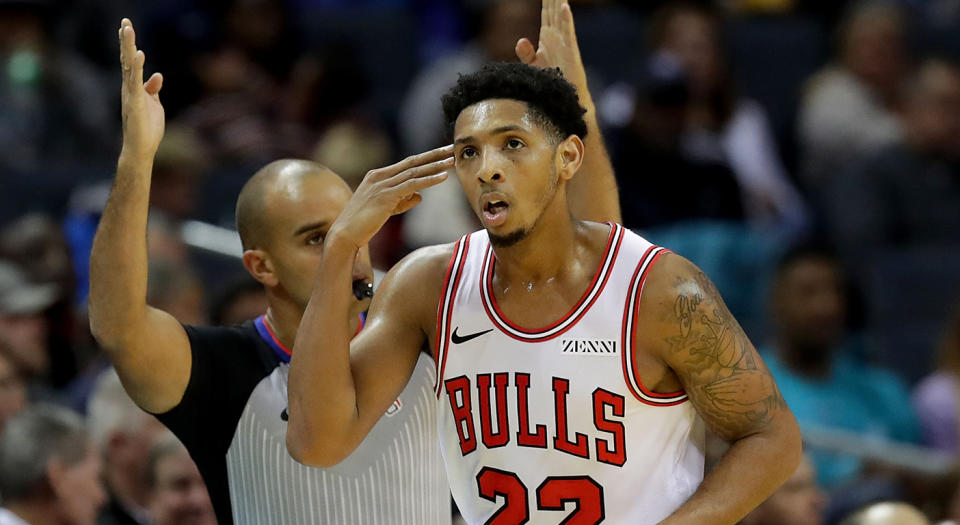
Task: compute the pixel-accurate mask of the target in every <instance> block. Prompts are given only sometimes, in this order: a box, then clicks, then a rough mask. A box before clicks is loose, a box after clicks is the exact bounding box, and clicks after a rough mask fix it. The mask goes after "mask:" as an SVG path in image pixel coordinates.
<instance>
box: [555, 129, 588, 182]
mask: <svg viewBox="0 0 960 525" xmlns="http://www.w3.org/2000/svg"><path fill="white" fill-rule="evenodd" d="M583 152H584V147H583V141H582V140H580V137H578V136H576V135H570V136H569V137H567V138H565V139H564V140H563V142H561V143H560V144H559V145H558V146H557V160H558V162H559V164H560V165H559V169H558V170H557V173H558V174H559V175H560V178H562V179H564V180H569V179H571V178H572V177H573V174H574V173H576V172H577V170H578V169H580V165H581V164H583Z"/></svg>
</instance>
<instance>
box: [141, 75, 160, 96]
mask: <svg viewBox="0 0 960 525" xmlns="http://www.w3.org/2000/svg"><path fill="white" fill-rule="evenodd" d="M162 87H163V75H161V74H160V73H154V74H152V75H150V79H149V80H147V83H146V84H144V85H143V89H144V90H146V92H147V93H149V94H151V95H156V94H158V93H160V88H162Z"/></svg>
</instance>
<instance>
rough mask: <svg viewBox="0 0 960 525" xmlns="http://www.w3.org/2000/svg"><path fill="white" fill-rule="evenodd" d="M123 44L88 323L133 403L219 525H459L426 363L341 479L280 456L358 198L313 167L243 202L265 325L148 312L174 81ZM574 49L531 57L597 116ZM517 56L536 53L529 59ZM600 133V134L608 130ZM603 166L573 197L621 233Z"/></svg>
mask: <svg viewBox="0 0 960 525" xmlns="http://www.w3.org/2000/svg"><path fill="white" fill-rule="evenodd" d="M541 40H544V39H543V36H541ZM547 40H549V38H548V39H547ZM121 41H122V48H121V61H122V65H123V68H124V86H123V114H124V148H123V153H122V154H121V157H120V161H119V163H118V170H117V178H116V181H115V183H114V188H113V192H112V195H111V199H110V202H109V204H108V207H107V209H106V210H105V211H104V217H103V219H102V222H101V225H100V229H99V231H98V235H97V239H96V242H95V246H94V252H93V255H92V258H91V263H92V264H91V267H92V274H91V281H92V282H91V299H90V312H91V326H92V328H93V330H94V333H95V335H96V336H97V338H98V340H99V341H100V342H101V344H102V345H103V346H104V348H105V349H106V350H107V352H108V353H109V354H110V355H111V358H112V359H113V361H114V364H115V365H116V367H117V370H118V372H119V373H120V375H121V378H122V379H123V382H124V384H125V386H126V388H127V390H128V392H129V393H130V394H131V397H133V398H134V400H136V401H137V403H138V404H139V405H140V406H141V407H143V408H145V409H146V410H148V411H151V412H153V413H156V414H159V418H160V419H161V421H163V422H164V423H165V424H166V425H167V426H169V427H170V428H171V429H173V430H174V431H175V433H176V434H177V435H178V437H179V438H180V439H181V441H183V442H184V443H185V444H186V445H187V447H188V449H189V450H190V453H191V455H192V456H193V458H194V459H195V460H196V462H197V464H198V466H199V468H200V471H201V473H202V474H203V476H204V478H205V481H206V483H207V486H208V488H209V491H210V494H211V499H212V501H213V503H214V507H215V509H216V511H217V515H218V519H219V521H220V523H221V524H222V525H224V524H229V523H258V524H273V523H283V524H296V523H338V524H340V523H375V522H380V523H417V524H420V523H449V521H450V505H449V496H448V495H449V489H448V487H447V484H446V480H445V476H444V469H443V465H442V459H441V457H440V452H439V446H438V443H437V441H436V438H435V437H434V435H433V432H435V427H436V401H434V400H432V395H433V392H432V391H433V385H434V383H435V371H434V367H433V365H432V361H431V360H430V358H429V357H428V356H426V355H424V356H423V357H421V358H420V360H419V362H418V364H417V365H416V366H415V367H414V370H413V373H412V375H411V378H410V381H409V383H407V384H406V387H405V388H404V389H402V391H400V393H399V395H398V396H395V399H394V401H393V402H391V404H390V406H389V407H388V408H387V409H385V411H384V414H383V415H382V417H381V418H380V422H379V423H377V424H376V425H375V426H374V428H373V430H372V431H371V432H370V434H369V435H368V436H367V437H366V438H365V439H364V440H363V443H362V444H361V445H360V447H359V449H358V450H356V451H354V452H353V453H352V454H351V455H350V456H349V457H348V458H347V459H346V460H345V461H344V462H342V463H341V464H339V465H337V466H336V467H334V468H329V469H316V468H308V467H304V466H302V465H298V464H296V463H295V462H294V461H293V460H292V459H290V458H289V456H288V455H287V454H286V452H285V451H284V450H283V448H284V444H283V441H284V433H285V431H286V418H287V413H286V397H287V394H286V378H287V370H288V368H287V362H288V361H289V358H290V352H289V349H290V348H291V347H292V346H293V339H294V335H295V333H296V329H297V325H298V324H299V321H300V317H301V316H302V314H303V308H304V307H305V305H306V303H307V300H308V299H309V296H310V289H311V287H312V285H313V278H314V276H315V274H316V270H317V265H318V262H319V256H320V253H321V249H322V244H323V238H324V235H325V234H326V231H327V229H328V228H329V225H330V224H332V223H333V221H334V219H336V217H337V215H338V214H339V213H340V211H341V210H342V209H343V207H344V205H345V204H346V202H347V201H348V199H349V198H350V191H349V189H348V188H347V187H346V185H345V184H344V183H343V181H342V180H340V179H339V177H337V176H336V175H334V174H333V173H331V172H330V171H329V170H326V169H325V168H322V167H320V166H317V165H315V164H313V163H309V162H304V161H278V162H274V163H272V164H270V165H268V166H266V167H265V168H264V169H262V170H261V171H260V172H258V173H257V174H256V175H254V177H252V178H251V180H250V181H249V182H248V183H247V184H246V186H245V187H244V189H243V191H242V192H241V195H240V197H239V199H238V203H237V222H238V229H239V230H240V234H241V240H242V241H243V244H244V249H245V251H244V256H243V261H244V265H245V267H246V268H247V270H248V271H249V272H250V273H251V274H252V275H253V276H254V277H255V278H256V279H258V280H259V281H260V282H262V283H263V284H264V286H265V289H266V291H267V295H268V299H269V305H270V306H269V309H268V311H267V313H266V314H265V315H264V316H262V317H260V318H258V319H257V320H255V321H254V322H253V323H248V324H245V325H241V326H239V327H233V328H212V327H183V326H181V325H180V324H179V323H177V322H176V320H175V319H173V318H172V317H170V316H169V315H167V314H165V313H164V312H161V311H158V310H155V309H152V308H150V307H148V306H146V305H145V304H144V292H143V289H144V288H145V286H146V265H147V263H146V250H145V239H144V231H145V229H146V226H145V225H146V218H147V201H148V195H149V186H150V169H151V166H152V163H153V156H154V153H155V151H156V148H157V145H158V144H159V141H160V139H161V137H162V133H163V110H162V107H161V105H160V103H159V99H158V98H157V94H158V92H159V89H160V85H161V82H162V79H161V77H160V76H159V75H157V76H155V77H151V79H149V80H148V81H147V83H146V84H145V85H144V84H143V83H142V69H143V63H144V57H143V55H142V53H141V52H139V51H137V49H136V46H135V40H134V32H133V27H132V25H131V24H130V22H129V21H126V20H125V21H124V22H123V23H122V28H121ZM575 44H576V42H573V44H572V45H571V44H570V43H569V42H567V41H565V40H563V39H554V41H553V42H552V46H553V47H552V49H553V50H554V53H553V55H552V56H551V57H544V54H545V52H546V50H547V49H548V48H550V47H549V46H541V49H540V53H539V56H536V55H535V54H534V53H532V52H531V53H529V54H528V55H526V60H528V61H531V62H533V61H539V62H538V63H540V64H541V65H544V66H546V65H559V66H561V67H564V68H577V69H574V70H572V75H573V76H577V75H579V77H581V78H583V84H582V85H583V89H584V91H583V93H585V95H586V96H585V99H586V100H588V101H589V93H588V92H587V91H586V82H585V78H586V77H585V74H584V73H583V68H582V64H581V63H580V61H579V55H578V54H577V55H576V56H571V53H574V52H576V45H575ZM524 45H529V42H525V44H524ZM530 47H532V46H530ZM519 50H520V51H524V50H526V51H531V50H530V49H529V48H525V47H524V46H523V45H521V46H520V48H519ZM548 58H549V59H548ZM589 125H590V129H591V130H595V129H597V124H596V120H595V118H594V119H591V121H590V124H589ZM594 140H595V141H599V135H596V137H595V138H594ZM591 159H592V162H593V166H594V167H595V171H594V173H596V174H597V176H596V177H587V178H584V181H583V185H582V186H581V189H579V190H575V191H574V193H575V194H577V195H580V196H581V197H582V198H581V199H579V200H578V201H577V203H576V204H575V205H576V206H579V208H576V209H577V210H578V213H582V214H586V215H588V216H592V217H596V218H598V219H599V220H602V219H611V220H614V219H616V217H618V216H619V215H618V213H619V208H618V205H617V195H616V186H615V183H614V182H613V181H614V179H613V172H612V168H611V167H610V164H609V159H608V158H607V157H606V155H605V154H604V152H603V149H602V144H600V145H599V146H598V148H597V153H596V154H593V155H591ZM420 162H421V161H420V160H419V159H411V160H410V161H408V163H407V164H408V165H418V163H420ZM446 166H447V165H446V164H444V165H443V166H439V167H438V169H445V167H446ZM388 169H392V168H388ZM611 192H612V193H611ZM585 195H600V196H601V198H583V197H584V196H585ZM604 195H606V197H603V196H604ZM351 274H352V279H353V281H354V283H366V282H370V280H371V279H372V275H371V270H370V266H369V260H368V258H367V255H366V252H365V250H364V251H363V254H362V256H361V257H360V258H359V259H358V260H357V262H356V264H355V265H354V267H353V270H352V271H351ZM368 305H369V300H368V299H366V298H364V299H358V298H356V297H355V298H354V299H352V300H351V301H350V303H349V306H348V307H347V308H348V309H347V310H345V311H349V314H348V315H349V317H350V318H351V319H352V320H351V322H350V324H351V326H352V327H353V329H354V330H356V329H357V327H358V325H359V322H358V315H359V314H360V313H361V312H363V311H364V310H365V309H366V308H367V306H368Z"/></svg>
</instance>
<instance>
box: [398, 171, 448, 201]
mask: <svg viewBox="0 0 960 525" xmlns="http://www.w3.org/2000/svg"><path fill="white" fill-rule="evenodd" d="M445 180H447V172H446V171H441V172H440V173H435V174H433V175H427V176H424V177H418V178H415V179H410V180H408V181H406V182H403V183H402V184H398V185H397V186H394V187H393V191H395V192H396V194H397V195H400V196H403V197H406V196H407V195H413V194H414V193H416V192H418V191H420V190H425V189H427V188H429V187H431V186H436V185H437V184H440V183H441V182H443V181H445Z"/></svg>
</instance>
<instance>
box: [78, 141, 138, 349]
mask: <svg viewBox="0 0 960 525" xmlns="http://www.w3.org/2000/svg"><path fill="white" fill-rule="evenodd" d="M152 168H153V158H152V156H151V157H149V158H144V157H135V156H131V155H127V154H125V153H121V155H120V159H119V161H118V162H117V175H116V178H115V179H114V182H113V188H112V190H111V192H110V198H109V199H108V201H107V205H106V207H105V208H104V210H103V217H102V218H101V219H100V224H99V226H98V227H97V233H96V236H95V237H94V240H93V250H92V251H91V254H90V329H91V331H92V333H93V335H94V336H95V337H96V338H97V340H98V341H99V342H100V344H101V345H102V346H103V347H104V348H105V349H106V350H107V351H108V352H111V353H116V352H119V351H121V350H122V349H123V348H128V342H129V340H130V339H131V338H133V337H136V336H137V334H138V333H140V330H141V328H142V325H143V322H144V319H145V313H146V308H147V306H146V297H147V239H146V232H147V213H148V210H149V203H150V174H151V170H152Z"/></svg>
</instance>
